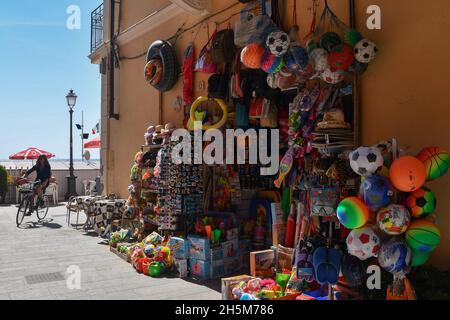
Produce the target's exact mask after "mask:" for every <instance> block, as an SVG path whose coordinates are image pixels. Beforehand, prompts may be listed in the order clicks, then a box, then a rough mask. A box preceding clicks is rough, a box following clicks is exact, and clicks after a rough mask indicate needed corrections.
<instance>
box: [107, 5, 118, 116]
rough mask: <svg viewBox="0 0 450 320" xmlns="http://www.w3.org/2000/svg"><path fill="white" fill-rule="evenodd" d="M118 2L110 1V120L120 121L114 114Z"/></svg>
mask: <svg viewBox="0 0 450 320" xmlns="http://www.w3.org/2000/svg"><path fill="white" fill-rule="evenodd" d="M115 6H116V2H115V0H110V23H109V27H110V29H109V30H110V32H109V33H110V35H109V37H110V40H109V118H114V119H116V120H119V114H117V113H115V112H114V73H115V63H116V61H115V52H114V41H115V39H114V37H115V36H114V34H115V24H114V22H115V20H116V11H115Z"/></svg>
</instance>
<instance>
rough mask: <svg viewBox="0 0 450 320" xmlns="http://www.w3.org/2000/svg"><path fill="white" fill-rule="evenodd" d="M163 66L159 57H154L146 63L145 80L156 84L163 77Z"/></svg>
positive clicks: (153, 84)
mask: <svg viewBox="0 0 450 320" xmlns="http://www.w3.org/2000/svg"><path fill="white" fill-rule="evenodd" d="M162 71H163V66H162V62H161V60H159V59H152V60H150V61H149V62H148V63H147V64H146V65H145V72H144V74H145V81H147V82H148V83H149V84H151V85H152V86H156V85H157V84H158V83H159V82H160V81H161V78H162Z"/></svg>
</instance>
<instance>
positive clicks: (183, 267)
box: [173, 258, 189, 278]
mask: <svg viewBox="0 0 450 320" xmlns="http://www.w3.org/2000/svg"><path fill="white" fill-rule="evenodd" d="M173 263H174V265H175V269H176V270H177V273H178V276H179V277H180V278H185V277H187V276H188V273H189V272H188V261H187V259H176V258H175V259H174V261H173Z"/></svg>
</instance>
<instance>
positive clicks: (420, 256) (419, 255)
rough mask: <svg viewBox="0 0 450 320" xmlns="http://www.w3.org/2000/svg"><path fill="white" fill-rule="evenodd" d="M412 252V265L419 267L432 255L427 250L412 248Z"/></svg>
mask: <svg viewBox="0 0 450 320" xmlns="http://www.w3.org/2000/svg"><path fill="white" fill-rule="evenodd" d="M411 253H412V261H411V266H412V267H419V266H421V265H424V264H425V263H426V262H427V261H428V258H429V257H430V253H429V252H425V251H414V250H411Z"/></svg>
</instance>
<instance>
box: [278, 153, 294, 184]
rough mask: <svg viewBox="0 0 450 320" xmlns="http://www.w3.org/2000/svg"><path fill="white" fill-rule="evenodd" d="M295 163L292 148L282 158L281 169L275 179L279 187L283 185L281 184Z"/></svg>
mask: <svg viewBox="0 0 450 320" xmlns="http://www.w3.org/2000/svg"><path fill="white" fill-rule="evenodd" d="M293 163H294V157H293V151H292V148H291V149H289V150H288V151H287V152H286V154H285V155H284V157H283V159H281V162H280V170H279V173H278V179H277V180H275V181H274V184H275V186H276V187H277V188H280V187H281V184H282V183H283V181H284V178H286V176H287V175H288V174H289V172H290V171H291V169H292V164H293Z"/></svg>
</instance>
